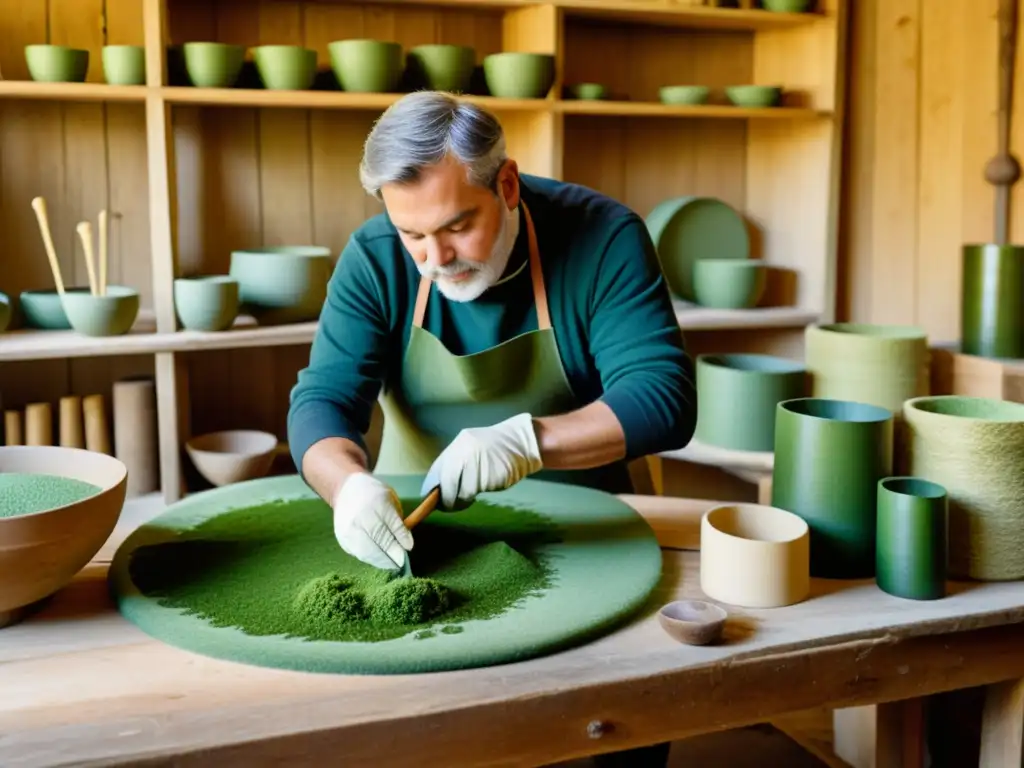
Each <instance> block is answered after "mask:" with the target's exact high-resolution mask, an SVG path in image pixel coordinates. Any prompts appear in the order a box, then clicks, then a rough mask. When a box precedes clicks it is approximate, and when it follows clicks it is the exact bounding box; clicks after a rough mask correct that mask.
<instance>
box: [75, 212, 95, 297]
mask: <svg viewBox="0 0 1024 768" xmlns="http://www.w3.org/2000/svg"><path fill="white" fill-rule="evenodd" d="M75 230H76V231H77V232H78V237H79V239H81V241H82V251H83V253H84V254H85V271H86V273H87V274H88V275H89V292H90V293H91V294H92V295H93V296H99V295H100V287H99V283H98V282H97V281H96V253H95V252H94V250H93V245H92V224H90V223H89V222H88V221H80V222H79V223H78V226H77V227H75Z"/></svg>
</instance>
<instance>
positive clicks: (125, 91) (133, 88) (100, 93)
mask: <svg viewBox="0 0 1024 768" xmlns="http://www.w3.org/2000/svg"><path fill="white" fill-rule="evenodd" d="M147 90H148V89H147V88H146V86H144V85H106V84H105V83H37V82H35V81H34V80H0V96H6V97H8V98H14V99H49V100H52V101H140V102H141V101H145V99H146V92H147Z"/></svg>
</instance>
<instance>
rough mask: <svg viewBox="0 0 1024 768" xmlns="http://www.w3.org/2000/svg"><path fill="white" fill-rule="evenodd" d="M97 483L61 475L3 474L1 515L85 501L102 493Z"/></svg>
mask: <svg viewBox="0 0 1024 768" xmlns="http://www.w3.org/2000/svg"><path fill="white" fill-rule="evenodd" d="M100 490H101V489H100V488H99V487H98V486H95V485H92V484H91V483H86V482H83V481H82V480H74V479H72V478H70V477H61V476H60V475H39V474H30V473H23V472H2V473H0V518H4V517H17V516H18V515H30V514H32V513H33V512H45V511H46V510H48V509H56V508H57V507H63V506H64V505H66V504H73V503H75V502H76V501H82V500H83V499H87V498H89V497H90V496H95V495H96V494H97V493H99V492H100Z"/></svg>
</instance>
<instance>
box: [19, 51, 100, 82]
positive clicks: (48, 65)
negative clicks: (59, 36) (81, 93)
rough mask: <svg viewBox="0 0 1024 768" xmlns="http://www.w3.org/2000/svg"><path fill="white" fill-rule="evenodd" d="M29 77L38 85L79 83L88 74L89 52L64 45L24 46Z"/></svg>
mask: <svg viewBox="0 0 1024 768" xmlns="http://www.w3.org/2000/svg"><path fill="white" fill-rule="evenodd" d="M25 63H26V64H28V72H29V75H31V76H32V79H33V80H35V81H36V82H39V83H81V82H84V81H85V77H86V75H87V74H88V73H89V52H88V51H85V50H82V49H80V48H69V47H68V46H66V45H26V46H25Z"/></svg>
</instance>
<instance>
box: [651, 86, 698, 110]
mask: <svg viewBox="0 0 1024 768" xmlns="http://www.w3.org/2000/svg"><path fill="white" fill-rule="evenodd" d="M710 93H711V89H710V88H708V86H706V85H666V86H663V87H661V88H659V89H658V98H659V99H661V103H662V104H676V105H679V106H684V105H691V104H703V103H705V102H706V101H707V100H708V95H709V94H710Z"/></svg>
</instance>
